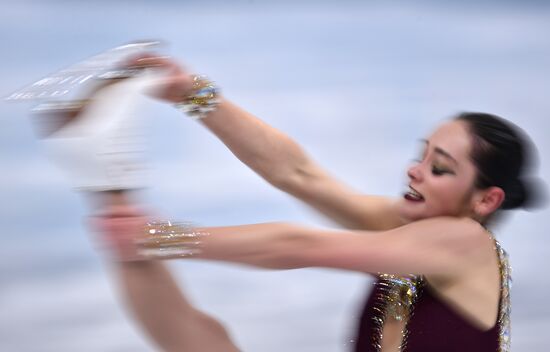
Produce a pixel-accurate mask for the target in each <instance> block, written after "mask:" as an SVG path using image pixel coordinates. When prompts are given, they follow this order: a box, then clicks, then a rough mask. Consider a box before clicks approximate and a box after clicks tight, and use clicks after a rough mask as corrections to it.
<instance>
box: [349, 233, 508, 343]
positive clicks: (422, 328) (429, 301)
mask: <svg viewBox="0 0 550 352" xmlns="http://www.w3.org/2000/svg"><path fill="white" fill-rule="evenodd" d="M495 250H496V252H497V253H498V258H499V267H500V276H501V278H500V279H501V280H500V281H501V287H500V301H499V313H498V319H497V323H496V324H495V326H494V327H493V328H491V329H489V330H487V331H482V330H479V329H478V328H476V327H474V326H472V325H471V324H470V323H469V322H467V321H465V320H464V318H463V317H461V316H460V315H458V314H457V312H455V311H454V310H453V309H451V308H450V307H449V306H448V305H447V304H446V303H445V302H442V301H441V300H440V299H439V298H438V297H437V296H436V295H434V294H433V292H432V291H431V289H430V288H429V287H428V286H427V284H426V282H425V280H424V279H423V278H422V277H421V276H415V275H406V276H396V275H388V274H381V275H379V277H378V280H377V281H376V282H375V286H374V288H373V290H372V292H371V295H370V297H369V300H368V301H367V304H366V306H365V309H364V312H363V315H362V318H361V324H360V328H359V333H358V337H357V340H356V341H357V344H356V346H355V351H357V352H359V351H361V352H379V351H380V350H381V344H382V338H383V334H382V333H383V331H384V323H385V321H386V320H387V319H388V318H392V319H394V320H396V321H400V322H403V323H404V324H403V326H404V329H403V330H402V331H401V335H402V336H401V346H400V351H402V352H436V351H437V352H439V351H447V352H453V351H457V352H458V351H469V352H478V351H479V352H481V351H483V352H489V351H490V352H509V351H510V286H511V275H510V266H509V264H508V256H507V255H506V252H505V251H504V250H503V249H502V247H501V246H500V244H499V243H498V242H497V241H496V240H495Z"/></svg>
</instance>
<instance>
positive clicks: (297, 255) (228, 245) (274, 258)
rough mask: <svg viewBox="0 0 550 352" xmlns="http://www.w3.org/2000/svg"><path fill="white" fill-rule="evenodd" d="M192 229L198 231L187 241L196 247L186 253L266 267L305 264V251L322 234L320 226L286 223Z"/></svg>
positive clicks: (283, 267) (316, 241) (313, 245)
mask: <svg viewBox="0 0 550 352" xmlns="http://www.w3.org/2000/svg"><path fill="white" fill-rule="evenodd" d="M193 231H196V233H200V234H201V235H199V238H198V240H197V238H192V239H191V241H190V242H189V246H190V247H189V248H196V249H198V250H197V251H196V252H194V254H192V255H190V256H189V257H191V258H201V259H209V260H216V261H225V262H233V263H241V264H247V265H252V266H256V267H262V268H269V269H294V268H303V267H308V266H309V265H308V261H307V255H306V252H307V251H311V250H312V249H313V248H315V246H316V244H318V243H319V242H320V241H319V240H320V239H321V238H322V235H319V234H320V233H321V232H322V231H320V230H314V229H311V228H307V227H303V226H298V225H293V224H287V223H265V224H254V225H240V226H228V227H205V228H197V229H194V230H193ZM176 246H177V245H176ZM176 257H177V256H176ZM184 257H186V256H185V255H184Z"/></svg>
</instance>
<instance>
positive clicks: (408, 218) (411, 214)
mask: <svg viewBox="0 0 550 352" xmlns="http://www.w3.org/2000/svg"><path fill="white" fill-rule="evenodd" d="M425 205H426V204H425V203H420V204H410V201H407V200H405V199H402V200H401V202H400V204H399V217H400V218H401V219H402V220H403V221H404V222H406V223H409V222H413V221H418V220H422V219H427V218H430V217H433V215H430V214H429V213H428V212H427V211H426V210H427V209H426V206H425Z"/></svg>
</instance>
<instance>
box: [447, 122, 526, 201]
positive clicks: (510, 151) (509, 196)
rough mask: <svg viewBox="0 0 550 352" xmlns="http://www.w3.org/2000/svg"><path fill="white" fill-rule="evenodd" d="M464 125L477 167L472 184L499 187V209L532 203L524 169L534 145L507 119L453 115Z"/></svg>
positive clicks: (479, 186) (481, 187)
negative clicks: (501, 194) (465, 124)
mask: <svg viewBox="0 0 550 352" xmlns="http://www.w3.org/2000/svg"><path fill="white" fill-rule="evenodd" d="M455 119H456V120H459V121H464V122H466V123H467V124H468V128H469V131H470V132H471V134H472V151H471V155H470V156H471V158H472V160H473V162H474V164H475V166H476V167H477V170H478V174H477V179H476V181H475V182H476V184H475V185H476V187H477V188H479V189H486V188H489V187H492V186H496V187H500V188H502V190H503V191H504V193H505V199H504V201H503V203H502V205H501V206H500V208H501V209H515V208H519V207H527V206H530V205H532V204H533V201H534V199H533V198H534V196H535V194H534V192H533V189H532V188H533V187H531V184H530V183H531V182H529V181H527V179H526V178H525V172H526V169H527V167H528V166H529V164H530V162H532V160H529V158H530V157H532V155H533V153H532V151H533V152H534V145H533V143H532V142H531V141H530V139H529V137H527V135H526V134H525V133H524V132H523V131H522V130H521V129H520V128H519V127H517V126H515V125H514V124H512V123H511V122H509V121H507V120H505V119H503V118H501V117H498V116H495V115H491V114H485V113H472V112H466V113H461V114H459V115H458V116H456V118H455Z"/></svg>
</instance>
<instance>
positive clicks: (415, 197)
mask: <svg viewBox="0 0 550 352" xmlns="http://www.w3.org/2000/svg"><path fill="white" fill-rule="evenodd" d="M403 198H405V199H406V200H408V201H411V202H423V201H424V200H425V198H424V196H423V195H422V193H420V192H418V191H417V190H416V189H415V188H414V187H412V186H411V185H409V191H407V192H405V194H404V195H403Z"/></svg>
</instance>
